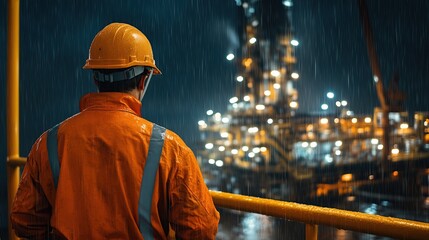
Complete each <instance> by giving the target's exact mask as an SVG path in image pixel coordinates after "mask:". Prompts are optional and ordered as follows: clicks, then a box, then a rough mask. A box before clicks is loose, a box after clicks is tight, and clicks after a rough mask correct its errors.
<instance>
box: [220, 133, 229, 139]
mask: <svg viewBox="0 0 429 240" xmlns="http://www.w3.org/2000/svg"><path fill="white" fill-rule="evenodd" d="M228 135H229V134H228V132H221V133H220V136H221V137H222V138H227V137H228Z"/></svg>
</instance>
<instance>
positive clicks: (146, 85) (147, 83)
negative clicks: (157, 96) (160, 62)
mask: <svg viewBox="0 0 429 240" xmlns="http://www.w3.org/2000/svg"><path fill="white" fill-rule="evenodd" d="M152 75H153V68H151V69H150V70H149V76H148V77H147V79H146V82H145V84H144V89H143V94H142V95H141V97H140V101H142V99H143V97H144V95H145V93H146V90H147V87H148V86H149V82H150V79H151V78H152Z"/></svg>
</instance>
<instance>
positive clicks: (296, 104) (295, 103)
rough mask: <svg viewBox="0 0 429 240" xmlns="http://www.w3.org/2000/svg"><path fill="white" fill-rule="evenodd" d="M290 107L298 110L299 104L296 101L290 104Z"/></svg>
mask: <svg viewBox="0 0 429 240" xmlns="http://www.w3.org/2000/svg"><path fill="white" fill-rule="evenodd" d="M289 107H291V108H297V107H298V103H297V102H296V101H292V102H290V103H289Z"/></svg>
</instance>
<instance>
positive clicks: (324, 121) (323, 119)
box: [320, 118, 329, 124]
mask: <svg viewBox="0 0 429 240" xmlns="http://www.w3.org/2000/svg"><path fill="white" fill-rule="evenodd" d="M328 123H329V120H328V119H327V118H321V119H320V124H328Z"/></svg>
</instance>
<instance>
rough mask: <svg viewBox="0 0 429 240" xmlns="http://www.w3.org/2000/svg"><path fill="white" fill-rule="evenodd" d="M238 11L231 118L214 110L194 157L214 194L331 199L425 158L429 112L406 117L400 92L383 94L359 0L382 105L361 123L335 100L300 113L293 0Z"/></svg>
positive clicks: (248, 0) (252, 0) (244, 4)
mask: <svg viewBox="0 0 429 240" xmlns="http://www.w3.org/2000/svg"><path fill="white" fill-rule="evenodd" d="M236 3H237V7H238V8H239V12H240V16H241V19H242V20H243V21H242V27H241V28H240V30H239V31H240V34H241V53H240V54H238V55H239V56H235V55H233V54H229V55H228V56H227V59H228V60H230V61H232V62H234V63H235V64H236V69H237V74H236V76H235V78H236V81H237V83H236V89H235V95H234V96H232V97H231V98H230V99H229V103H228V106H227V109H228V110H227V111H226V112H224V113H220V112H215V111H214V110H212V109H209V110H207V113H206V115H207V116H206V117H205V119H202V120H200V121H199V122H198V127H199V131H200V133H201V149H200V151H198V152H197V155H198V159H199V161H200V164H201V168H202V170H203V174H204V176H205V178H206V181H207V185H208V186H209V187H210V188H212V189H219V190H222V191H229V192H233V193H244V194H250V195H254V196H264V197H270V198H275V199H282V200H296V199H297V198H299V197H297V196H302V195H314V194H318V195H320V194H323V193H324V192H326V191H329V189H328V190H327V189H326V188H323V184H325V183H328V184H329V183H338V182H352V181H355V180H356V181H358V182H359V180H360V182H362V181H365V182H368V181H375V180H377V179H380V178H384V175H386V176H389V177H390V176H391V175H392V174H393V175H395V171H394V169H393V168H395V167H396V165H395V164H393V167H392V163H395V162H401V161H407V159H409V158H412V159H416V158H426V159H427V158H428V155H427V151H428V150H429V113H427V112H417V113H415V114H414V118H410V117H409V114H408V112H406V111H404V109H403V108H402V105H403V99H404V96H403V94H400V93H399V92H398V91H399V90H398V89H397V88H395V86H393V87H392V86H391V87H389V90H388V91H384V89H383V86H382V77H381V74H380V73H379V70H377V67H378V66H377V59H376V54H375V50H374V48H373V43H372V33H371V29H370V27H369V21H368V14H367V12H366V8H365V5H361V4H364V2H363V1H360V2H359V4H360V7H361V9H360V10H361V16H362V22H363V25H364V33H365V36H366V40H367V45H368V53H369V57H370V62H371V67H372V70H373V73H374V79H373V80H374V82H375V84H376V87H377V93H378V97H379V99H380V103H381V107H376V108H375V109H374V112H373V113H372V114H368V115H355V114H354V112H353V111H352V109H349V103H348V102H347V100H344V99H335V95H334V94H333V93H332V92H328V93H327V99H329V100H330V101H332V105H333V104H334V103H335V107H336V110H335V111H334V112H332V111H331V112H330V113H329V114H328V113H326V114H325V113H322V114H317V115H310V114H302V113H299V112H297V110H298V109H299V106H300V104H299V102H300V101H305V99H304V100H300V99H299V94H298V90H297V88H296V85H297V81H301V80H300V76H299V73H298V72H297V71H296V69H295V65H296V63H297V59H296V57H295V49H296V48H299V47H301V46H300V43H299V41H298V40H296V39H295V38H294V29H293V26H292V18H291V14H292V8H293V2H292V0H276V1H274V0H273V1H260V0H243V1H240V0H236ZM365 14H366V15H365ZM365 21H366V22H365ZM377 71H378V72H377ZM393 82H395V81H393ZM395 91H396V92H395ZM389 97H390V98H389ZM321 107H322V109H324V108H327V106H324V105H322V106H321ZM325 110H326V109H325ZM362 169H363V170H362ZM396 174H398V172H397V171H396ZM321 186H322V187H321ZM306 188H308V189H309V191H304V189H306ZM302 197H308V196H302Z"/></svg>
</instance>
